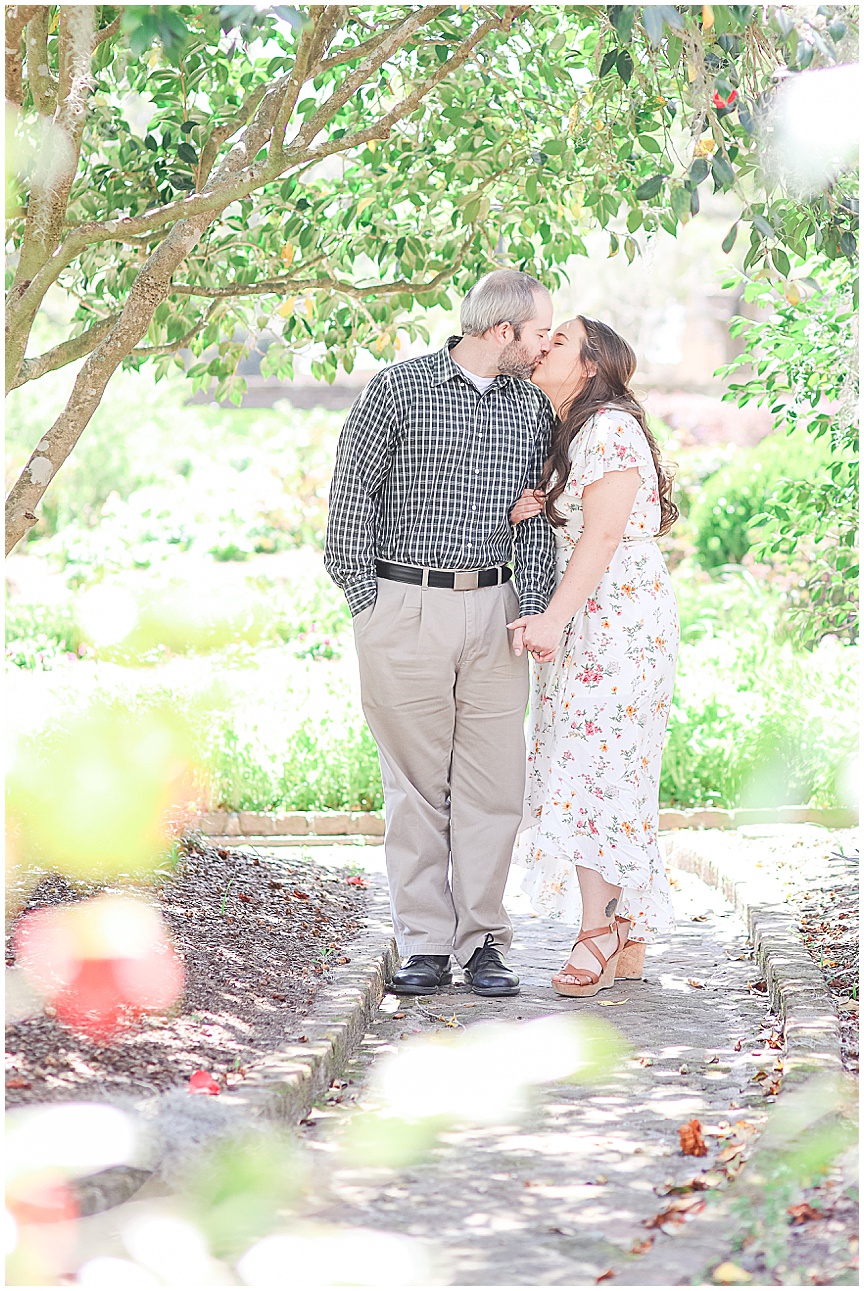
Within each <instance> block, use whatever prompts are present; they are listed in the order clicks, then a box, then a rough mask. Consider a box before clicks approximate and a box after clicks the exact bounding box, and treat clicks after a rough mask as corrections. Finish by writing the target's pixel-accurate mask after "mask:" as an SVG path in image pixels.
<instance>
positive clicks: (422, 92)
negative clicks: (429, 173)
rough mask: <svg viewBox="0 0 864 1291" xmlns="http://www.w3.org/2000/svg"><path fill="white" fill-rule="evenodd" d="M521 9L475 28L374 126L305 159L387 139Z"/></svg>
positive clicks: (313, 150) (288, 158)
mask: <svg viewBox="0 0 864 1291" xmlns="http://www.w3.org/2000/svg"><path fill="white" fill-rule="evenodd" d="M521 7H522V6H517V5H509V6H508V8H507V9H506V10H505V13H504V15H503V17H502V18H500V19H499V18H497V17H496V18H488V19H487V20H486V22H484V23H482V24H481V25H480V26H479V27H477V28H475V30H474V31H473V32H472V33H471V35H470V36H469V37H468V39H467V40H465V41H463V42H462V44H461V45H459V46H458V47H457V49H456V51H455V52H454V54H453V55H452V57H450V58H448V59H447V62H446V63H442V64H441V66H440V67H439V68H438V70H437V71H435V72H434V73H433V74H432V75H431V76H428V77H427V78H426V80H425V81H420V82H419V84H417V85H416V86H415V87H414V89H413V90H412V91H411V93H410V94H409V95H408V96H407V97H406V98H404V99H402V100H401V101H400V102H399V103H397V104H396V105H395V106H394V107H393V108H391V109H390V111H389V112H386V113H385V114H384V116H383V117H379V119H378V120H377V121H376V122H375V124H374V125H371V126H369V127H367V129H365V130H357V131H355V133H354V134H351V135H343V136H342V138H341V139H333V140H330V141H328V142H327V143H325V144H321V145H320V146H319V147H318V148H309V149H306V150H305V158H304V160H309V161H321V160H322V159H323V158H324V157H330V156H332V155H333V154H334V153H337V152H345V151H346V150H347V149H348V148H356V147H357V146H358V145H359V144H361V143H368V142H369V140H370V139H386V138H388V137H389V135H390V131H391V129H392V128H393V126H394V125H395V124H396V123H397V122H398V121H401V120H402V118H403V117H406V116H408V115H410V113H412V112H413V111H414V109H415V108H416V107H419V105H420V104H421V103H422V102H423V99H424V98H425V97H426V95H427V94H429V93H430V92H431V91H432V90H434V89H435V86H436V85H439V84H440V83H441V81H443V80H445V79H446V78H447V77H448V76H449V75H450V73H451V72H452V71H454V70H455V69H456V68H457V67H461V66H462V64H463V63H464V62H465V61H466V59H468V58H470V56H471V53H472V51H473V50H474V49H475V48H476V46H477V45H479V44H480V42H481V41H482V40H483V39H484V37H485V36H487V35H488V34H489V32H490V31H492V30H493V28H495V27H503V26H504V24H505V23H506V24H507V25H508V26H509V23H510V22H511V21H512V18H513V15H514V14H516V13H518V11H519V9H520V8H521ZM292 151H293V150H292V149H289V151H288V152H287V153H286V162H287V164H288V165H290V164H291V163H292V162H293V161H294V158H293V156H292Z"/></svg>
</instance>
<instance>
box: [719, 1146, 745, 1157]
mask: <svg viewBox="0 0 864 1291" xmlns="http://www.w3.org/2000/svg"><path fill="white" fill-rule="evenodd" d="M741 1151H742V1147H741V1144H740V1143H730V1144H729V1146H728V1147H725V1148H723V1149H722V1151H720V1152H718V1153H717V1160H718V1161H731V1160H732V1158H733V1157H737V1156H738V1155H739V1154H740V1152H741Z"/></svg>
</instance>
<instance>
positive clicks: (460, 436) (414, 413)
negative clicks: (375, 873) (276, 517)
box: [325, 269, 554, 995]
mask: <svg viewBox="0 0 864 1291" xmlns="http://www.w3.org/2000/svg"><path fill="white" fill-rule="evenodd" d="M461 325H462V332H463V335H462V336H461V337H451V338H450V340H449V341H448V342H447V345H446V346H445V348H444V349H442V350H439V351H438V352H437V353H434V354H428V355H424V356H423V357H422V358H417V359H409V360H408V361H407V362H404V363H397V364H395V365H394V366H392V367H390V368H387V369H385V370H384V371H382V372H380V373H378V374H376V375H375V376H374V377H373V378H372V380H371V381H370V383H369V385H368V386H367V387H366V390H365V391H364V392H363V394H362V395H361V396H360V398H359V399H358V400H357V402H356V403H355V405H354V407H353V408H352V409H351V412H350V414H349V417H348V420H347V422H346V423H345V427H344V429H343V431H342V434H341V436H340V439H339V446H338V449H337V453H336V470H335V474H334V477H333V484H332V488H331V491H330V515H329V519H328V524H327V541H326V547H325V564H326V567H327V570H328V572H329V574H330V576H331V578H333V579H334V581H335V582H336V583H338V584H339V585H340V586H341V587H342V588H343V590H344V592H345V595H346V597H347V600H348V605H349V608H350V610H351V614H352V616H353V626H354V636H355V643H356V647H357V654H358V658H359V662H360V684H361V696H362V702H363V711H364V713H365V715H366V720H367V722H368V723H369V728H370V730H371V731H372V734H373V736H374V737H375V741H376V743H377V745H378V749H379V753H380V757H381V772H382V777H383V781H384V802H385V816H386V834H385V840H384V850H385V859H386V864H387V874H388V879H389V882H390V902H391V908H392V913H393V924H394V928H395V931H396V941H397V945H398V947H399V952H400V955H402V957H403V958H406V959H407V962H406V963H404V964H403V965H402V967H401V968H399V969H398V970H397V971H396V972H395V973H394V974H393V979H392V983H391V984H390V986H389V989H390V990H393V991H396V992H398V993H400V994H405V995H430V994H433V993H434V992H436V991H438V990H439V989H440V987H441V986H442V985H447V984H449V982H450V981H451V980H452V978H451V970H450V957H451V955H455V957H456V959H457V961H458V962H459V964H461V965H462V967H463V970H464V976H465V981H466V983H467V984H468V985H469V986H470V987H471V988H472V989H473V990H474V991H475V992H476V993H477V994H480V995H515V994H517V993H518V991H519V979H518V977H517V976H516V974H515V973H514V972H513V971H512V970H511V969H509V968H508V967H507V965H506V964H505V963H504V960H503V958H502V956H503V955H504V954H506V952H507V950H508V949H509V946H510V940H511V936H512V928H511V925H510V920H509V919H508V917H507V914H506V912H505V910H504V905H503V894H504V885H505V882H506V879H507V871H508V868H509V864H510V857H511V853H512V849H513V843H514V840H515V837H516V832H517V830H518V827H519V824H520V821H521V818H522V809H523V794H524V784H525V742H524V731H523V723H524V716H525V707H526V703H527V697H528V663H527V657H526V656H525V655H523V654H522V650H521V646H522V642H521V633H520V634H519V636H520V639H519V640H518V641H514V642H513V643H512V644H511V642H510V640H509V638H508V632H507V627H506V625H507V623H508V622H510V620H511V619H512V618H514V617H515V615H516V613H517V606H518V612H519V613H520V614H522V615H525V614H536V613H539V612H541V611H542V610H544V609H545V608H546V605H547V603H548V599H549V596H550V594H551V591H552V584H553V581H554V580H553V571H554V556H553V551H554V541H553V537H552V533H551V530H550V528H549V526H548V525H547V523H546V521H545V519H544V517H543V516H542V515H539V516H535V517H534V518H533V519H530V520H528V521H526V522H524V523H523V524H520V525H519V526H518V528H517V529H516V532H515V537H514V532H513V529H512V527H511V524H510V519H509V514H510V509H511V507H512V506H513V504H514V503H515V501H516V500H517V498H519V497H520V495H521V493H522V490H523V489H524V488H534V487H535V486H536V483H537V481H538V479H539V476H540V471H541V468H542V466H543V462H544V460H545V458H546V455H547V449H548V445H549V436H550V431H551V423H552V412H551V406H550V405H549V403H548V401H547V400H546V398H545V396H544V395H542V394H541V393H540V392H539V391H538V390H537V389H536V388H535V387H534V386H532V385H530V384H529V382H528V378H529V377H530V376H531V373H532V371H533V370H534V368H535V367H536V365H537V363H539V362H540V360H541V359H542V357H543V355H544V354H546V353H547V352H548V349H549V332H550V328H551V326H552V303H551V300H550V298H549V295H548V292H547V291H546V290H545V288H544V287H543V286H542V285H541V284H540V283H539V282H538V281H537V280H536V279H535V278H531V277H529V275H528V274H523V273H515V272H512V271H510V270H503V269H502V270H498V271H496V272H493V273H490V274H487V275H486V277H484V278H481V280H480V281H479V282H478V283H477V284H476V285H475V286H474V287H473V288H472V289H471V291H470V292H469V293H468V295H467V296H466V297H465V300H464V302H463V304H462V310H461ZM511 558H512V559H513V562H514V567H515V578H516V585H517V587H518V591H519V595H518V598H517V595H516V593H515V592H514V590H513V584H512V583H511V582H509V581H508V580H509V579H510V576H511V569H510V568H509V566H508V564H507V562H508V561H509V560H511ZM513 645H518V647H519V654H518V655H517V654H516V652H515V650H514V649H513Z"/></svg>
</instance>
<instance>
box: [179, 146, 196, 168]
mask: <svg viewBox="0 0 864 1291" xmlns="http://www.w3.org/2000/svg"><path fill="white" fill-rule="evenodd" d="M177 156H178V157H180V158H181V159H182V160H183V161H188V162H189V164H190V166H197V165H198V153H197V152H196V151H195V149H194V148H193V147H192V145H191V143H181V144H180V145H179V147H178V149H177Z"/></svg>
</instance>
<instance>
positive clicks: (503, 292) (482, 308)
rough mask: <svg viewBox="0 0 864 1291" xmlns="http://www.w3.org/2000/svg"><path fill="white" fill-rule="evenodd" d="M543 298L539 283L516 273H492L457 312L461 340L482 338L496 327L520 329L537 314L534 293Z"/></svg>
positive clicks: (472, 290)
mask: <svg viewBox="0 0 864 1291" xmlns="http://www.w3.org/2000/svg"><path fill="white" fill-rule="evenodd" d="M538 292H539V293H540V294H541V295H546V294H547V293H546V288H545V287H544V286H543V284H542V282H538V281H537V279H536V278H532V277H531V275H530V274H529V273H518V272H517V271H516V270H515V269H494V270H493V271H492V273H487V274H486V275H485V276H484V277H483V278H481V279H480V281H479V282H475V284H474V286H473V287H472V288H471V290H470V291H469V292H468V295H467V296H466V297H465V299H464V300H463V301H462V308H461V310H460V311H459V322H460V325H461V327H462V335H463V336H482V335H483V333H484V332H488V330H489V328H490V327H497V326H498V324H499V323H512V324H513V326H514V328H515V329H516V333H517V338H518V334H519V329H520V328H521V326H522V324H523V323H527V322H528V320H529V318H533V317H534V316H535V314H536V313H537V301H536V300H535V296H536V295H537V293H538Z"/></svg>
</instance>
